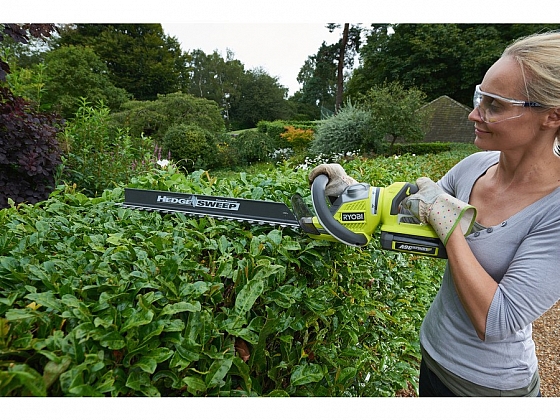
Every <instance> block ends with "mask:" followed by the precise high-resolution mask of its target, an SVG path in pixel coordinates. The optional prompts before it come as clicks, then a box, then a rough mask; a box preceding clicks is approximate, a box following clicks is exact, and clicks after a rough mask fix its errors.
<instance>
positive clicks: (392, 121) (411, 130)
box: [359, 82, 428, 150]
mask: <svg viewBox="0 0 560 420" xmlns="http://www.w3.org/2000/svg"><path fill="white" fill-rule="evenodd" d="M425 99H426V95H425V94H424V93H423V92H422V91H420V90H418V89H416V88H410V89H405V88H404V87H403V86H402V85H401V84H400V83H399V82H391V83H385V84H383V85H380V86H374V87H373V88H371V89H370V90H368V91H367V92H366V93H365V94H363V95H360V97H359V103H360V105H361V106H362V107H363V108H365V109H367V110H368V111H369V112H370V113H371V115H372V125H373V131H374V132H376V133H381V134H382V135H383V136H385V137H388V138H389V140H390V142H391V150H392V148H393V145H394V143H395V141H396V140H397V139H399V138H400V139H403V140H406V141H418V140H422V139H423V138H424V135H425V130H426V121H427V116H428V115H427V114H426V111H422V110H421V109H420V108H421V107H422V106H423V105H425V103H426V102H425Z"/></svg>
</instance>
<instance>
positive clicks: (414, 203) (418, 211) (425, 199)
mask: <svg viewBox="0 0 560 420" xmlns="http://www.w3.org/2000/svg"><path fill="white" fill-rule="evenodd" d="M416 185H417V186H418V192H416V194H412V195H409V196H408V197H406V198H405V199H404V200H403V201H402V202H401V206H402V207H404V208H405V209H408V210H409V211H410V212H411V213H412V215H413V216H414V217H415V218H416V219H418V221H419V222H420V223H424V224H429V225H431V226H432V228H433V229H434V230H435V232H436V233H437V235H438V237H439V238H440V239H441V241H442V242H443V245H447V241H448V239H449V237H450V236H451V234H452V233H453V231H454V230H455V228H456V227H457V226H458V225H459V224H460V226H461V230H462V231H463V233H464V235H465V236H467V235H468V234H469V233H470V232H471V229H472V227H473V225H474V221H475V219H476V208H475V207H473V206H471V205H469V204H467V203H464V202H462V201H461V200H459V199H457V198H455V197H453V196H451V195H449V194H447V193H445V192H444V191H443V190H442V189H441V188H440V186H439V185H437V184H436V183H435V182H434V181H432V180H431V179H430V178H426V177H422V178H418V180H417V181H416Z"/></svg>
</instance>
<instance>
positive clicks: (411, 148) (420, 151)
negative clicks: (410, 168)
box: [389, 143, 452, 155]
mask: <svg viewBox="0 0 560 420" xmlns="http://www.w3.org/2000/svg"><path fill="white" fill-rule="evenodd" d="M451 145H452V143H395V144H394V145H393V148H392V150H391V151H390V152H389V153H390V154H395V155H404V154H406V153H409V154H415V155H425V154H429V153H442V152H448V151H450V150H451Z"/></svg>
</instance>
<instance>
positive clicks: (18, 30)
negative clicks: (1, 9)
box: [0, 23, 58, 81]
mask: <svg viewBox="0 0 560 420" xmlns="http://www.w3.org/2000/svg"><path fill="white" fill-rule="evenodd" d="M57 30H58V28H57V27H56V26H55V25H54V24H52V23H45V24H26V25H18V24H9V23H0V43H3V42H4V38H5V37H9V38H11V39H12V40H13V41H14V42H16V43H23V44H27V43H29V41H30V40H31V39H33V38H40V39H46V38H48V37H50V36H51V34H52V33H53V32H55V31H57ZM8 73H10V65H9V64H8V63H7V62H5V61H4V59H3V58H2V57H0V81H4V80H6V76H7V74H8Z"/></svg>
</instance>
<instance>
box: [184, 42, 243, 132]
mask: <svg viewBox="0 0 560 420" xmlns="http://www.w3.org/2000/svg"><path fill="white" fill-rule="evenodd" d="M190 57H191V58H190V60H189V71H190V80H189V88H188V92H189V93H190V94H192V95H194V96H197V97H199V98H205V99H210V100H213V101H214V102H216V103H217V104H218V105H220V106H221V107H222V112H223V115H224V120H225V122H226V124H227V125H228V126H229V125H230V122H231V121H230V119H231V110H230V105H231V103H232V102H236V101H239V98H240V96H241V85H242V83H243V77H244V75H245V68H244V66H243V63H241V62H240V61H239V60H236V59H235V58H234V54H233V52H232V51H230V50H228V51H227V53H226V57H225V59H224V58H223V57H222V56H221V55H220V54H218V52H217V51H214V52H213V53H212V54H205V53H204V52H203V51H201V50H194V51H192V52H191V53H190Z"/></svg>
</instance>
